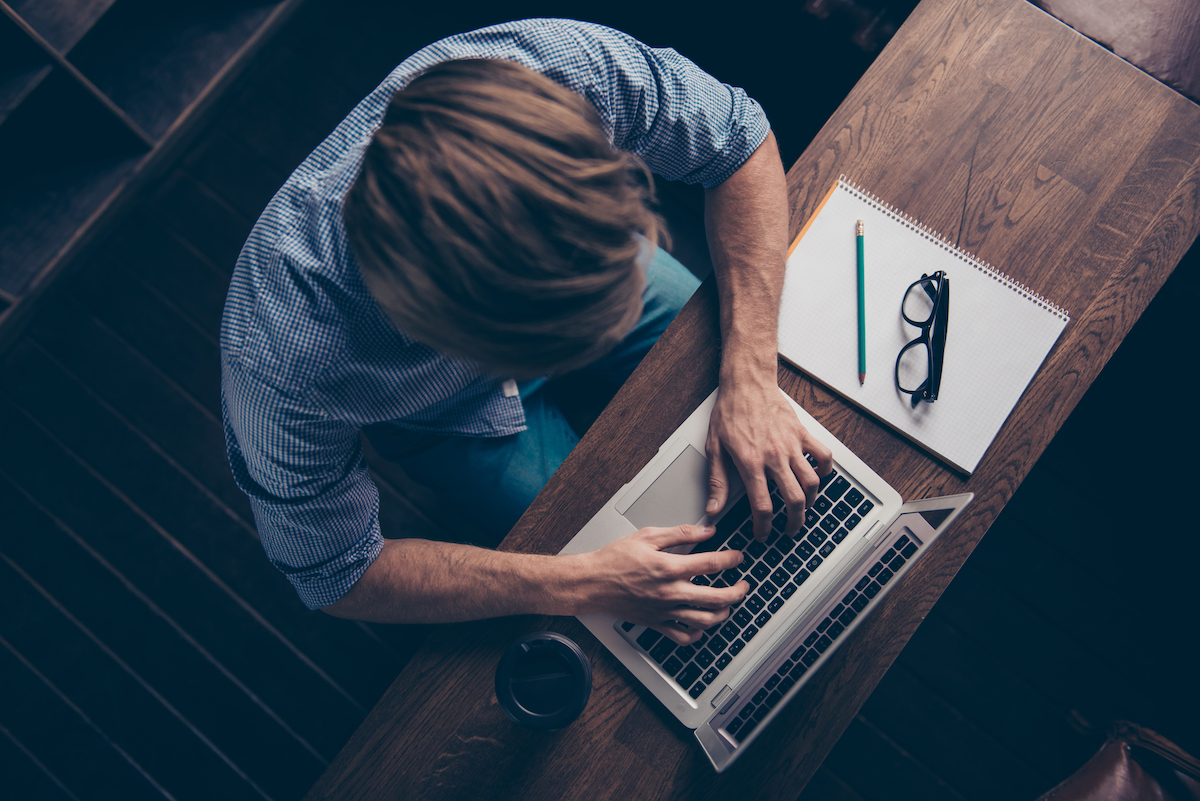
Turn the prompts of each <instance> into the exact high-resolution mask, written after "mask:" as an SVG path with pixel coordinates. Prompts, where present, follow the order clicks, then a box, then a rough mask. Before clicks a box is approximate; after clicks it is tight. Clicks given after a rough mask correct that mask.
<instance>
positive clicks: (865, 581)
mask: <svg viewBox="0 0 1200 801" xmlns="http://www.w3.org/2000/svg"><path fill="white" fill-rule="evenodd" d="M870 583H871V579H870V578H869V577H868V576H863V577H862V578H860V579H859V580H858V583H857V584H855V585H854V589H856V590H858V591H859V592H862V591H863V590H864V589H865V588H866V586H867V585H868V584H870Z"/></svg>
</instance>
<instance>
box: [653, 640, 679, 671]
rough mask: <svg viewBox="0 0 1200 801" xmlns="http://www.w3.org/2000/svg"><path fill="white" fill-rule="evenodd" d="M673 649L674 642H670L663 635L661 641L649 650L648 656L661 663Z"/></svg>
mask: <svg viewBox="0 0 1200 801" xmlns="http://www.w3.org/2000/svg"><path fill="white" fill-rule="evenodd" d="M674 650H675V643H673V642H671V641H670V640H668V639H666V638H665V637H664V638H663V640H662V642H660V643H659V644H658V645H656V646H654V650H652V651H651V652H650V658H651V659H653V660H654V661H655V662H657V663H658V664H660V665H661V664H662V663H663V660H664V659H666V658H667V657H668V656H670V655H671V652H672V651H674Z"/></svg>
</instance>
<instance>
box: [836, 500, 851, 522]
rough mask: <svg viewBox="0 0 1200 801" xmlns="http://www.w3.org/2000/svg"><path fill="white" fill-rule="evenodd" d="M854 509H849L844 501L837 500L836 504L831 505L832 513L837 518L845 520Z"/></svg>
mask: <svg viewBox="0 0 1200 801" xmlns="http://www.w3.org/2000/svg"><path fill="white" fill-rule="evenodd" d="M853 511H854V510H853V509H851V508H850V507H849V506H848V505H847V504H846V502H845V501H839V502H838V505H837V506H835V507H833V515H834V517H836V518H837V519H838V520H845V519H846V518H847V517H849V516H850V513H851V512H853Z"/></svg>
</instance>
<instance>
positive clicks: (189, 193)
mask: <svg viewBox="0 0 1200 801" xmlns="http://www.w3.org/2000/svg"><path fill="white" fill-rule="evenodd" d="M144 208H145V213H146V216H148V217H150V218H151V219H154V220H157V221H158V222H159V223H160V224H161V225H162V226H163V227H164V228H166V229H167V230H168V231H171V232H173V233H175V234H177V235H178V236H179V237H180V238H181V239H182V240H183V241H184V242H186V243H188V244H190V245H191V246H192V247H194V248H195V249H196V250H197V251H198V252H200V253H202V254H204V256H205V257H206V258H207V259H208V260H209V261H210V262H211V263H212V264H214V265H216V266H217V267H218V268H219V269H221V270H224V271H225V272H226V273H228V274H230V275H232V274H233V266H234V264H236V263H237V257H238V253H240V252H241V250H242V245H243V244H245V242H246V237H248V236H249V235H250V227H251V225H252V223H253V220H252V219H249V218H246V217H243V216H242V215H241V214H239V213H238V212H237V211H236V210H235V209H234V208H233V207H231V206H229V205H228V204H227V203H226V202H225V201H224V200H223V199H221V198H220V197H219V196H217V195H216V194H215V193H214V192H213V191H212V190H210V189H208V187H206V186H204V185H203V184H201V183H199V182H197V181H196V180H195V179H194V178H192V177H191V176H190V175H188V174H187V173H185V172H183V171H182V170H175V171H174V172H172V173H171V175H170V176H168V177H167V178H166V179H164V180H163V182H162V184H161V185H160V187H159V188H158V189H157V190H156V191H155V193H154V196H153V197H152V198H151V200H150V202H149V203H147V204H146V206H145V207H144Z"/></svg>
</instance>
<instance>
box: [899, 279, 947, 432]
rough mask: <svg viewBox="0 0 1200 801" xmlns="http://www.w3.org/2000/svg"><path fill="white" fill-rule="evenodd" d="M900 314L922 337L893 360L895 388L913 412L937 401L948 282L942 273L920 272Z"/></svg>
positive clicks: (908, 291)
mask: <svg viewBox="0 0 1200 801" xmlns="http://www.w3.org/2000/svg"><path fill="white" fill-rule="evenodd" d="M900 314H901V315H903V317H904V319H905V320H906V321H907V322H908V323H909V324H910V325H915V326H916V327H917V328H920V329H921V335H920V336H919V337H917V338H916V339H914V340H913V341H912V342H909V343H908V344H907V345H905V346H904V347H903V348H901V349H900V355H898V356H897V357H896V388H897V389H899V390H900V391H901V392H904V393H906V394H908V395H911V396H912V405H913V408H914V409H915V408H916V406H917V404H918V403H920V402H921V401H929V402H930V403H933V402H934V401H935V400H937V396H938V388H939V387H940V386H941V384H942V360H943V357H944V356H945V353H946V324H947V321H948V319H949V315H950V279H949V278H947V277H946V274H945V273H944V272H943V271H941V270H938V271H937V272H936V273H934V274H933V275H925V274H924V273H922V274H921V277H920V278H919V279H917V280H916V281H913V282H912V283H911V284H909V286H908V289H907V290H906V291H905V292H904V300H903V301H902V302H901V304H900ZM909 387H913V388H912V389H909Z"/></svg>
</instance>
